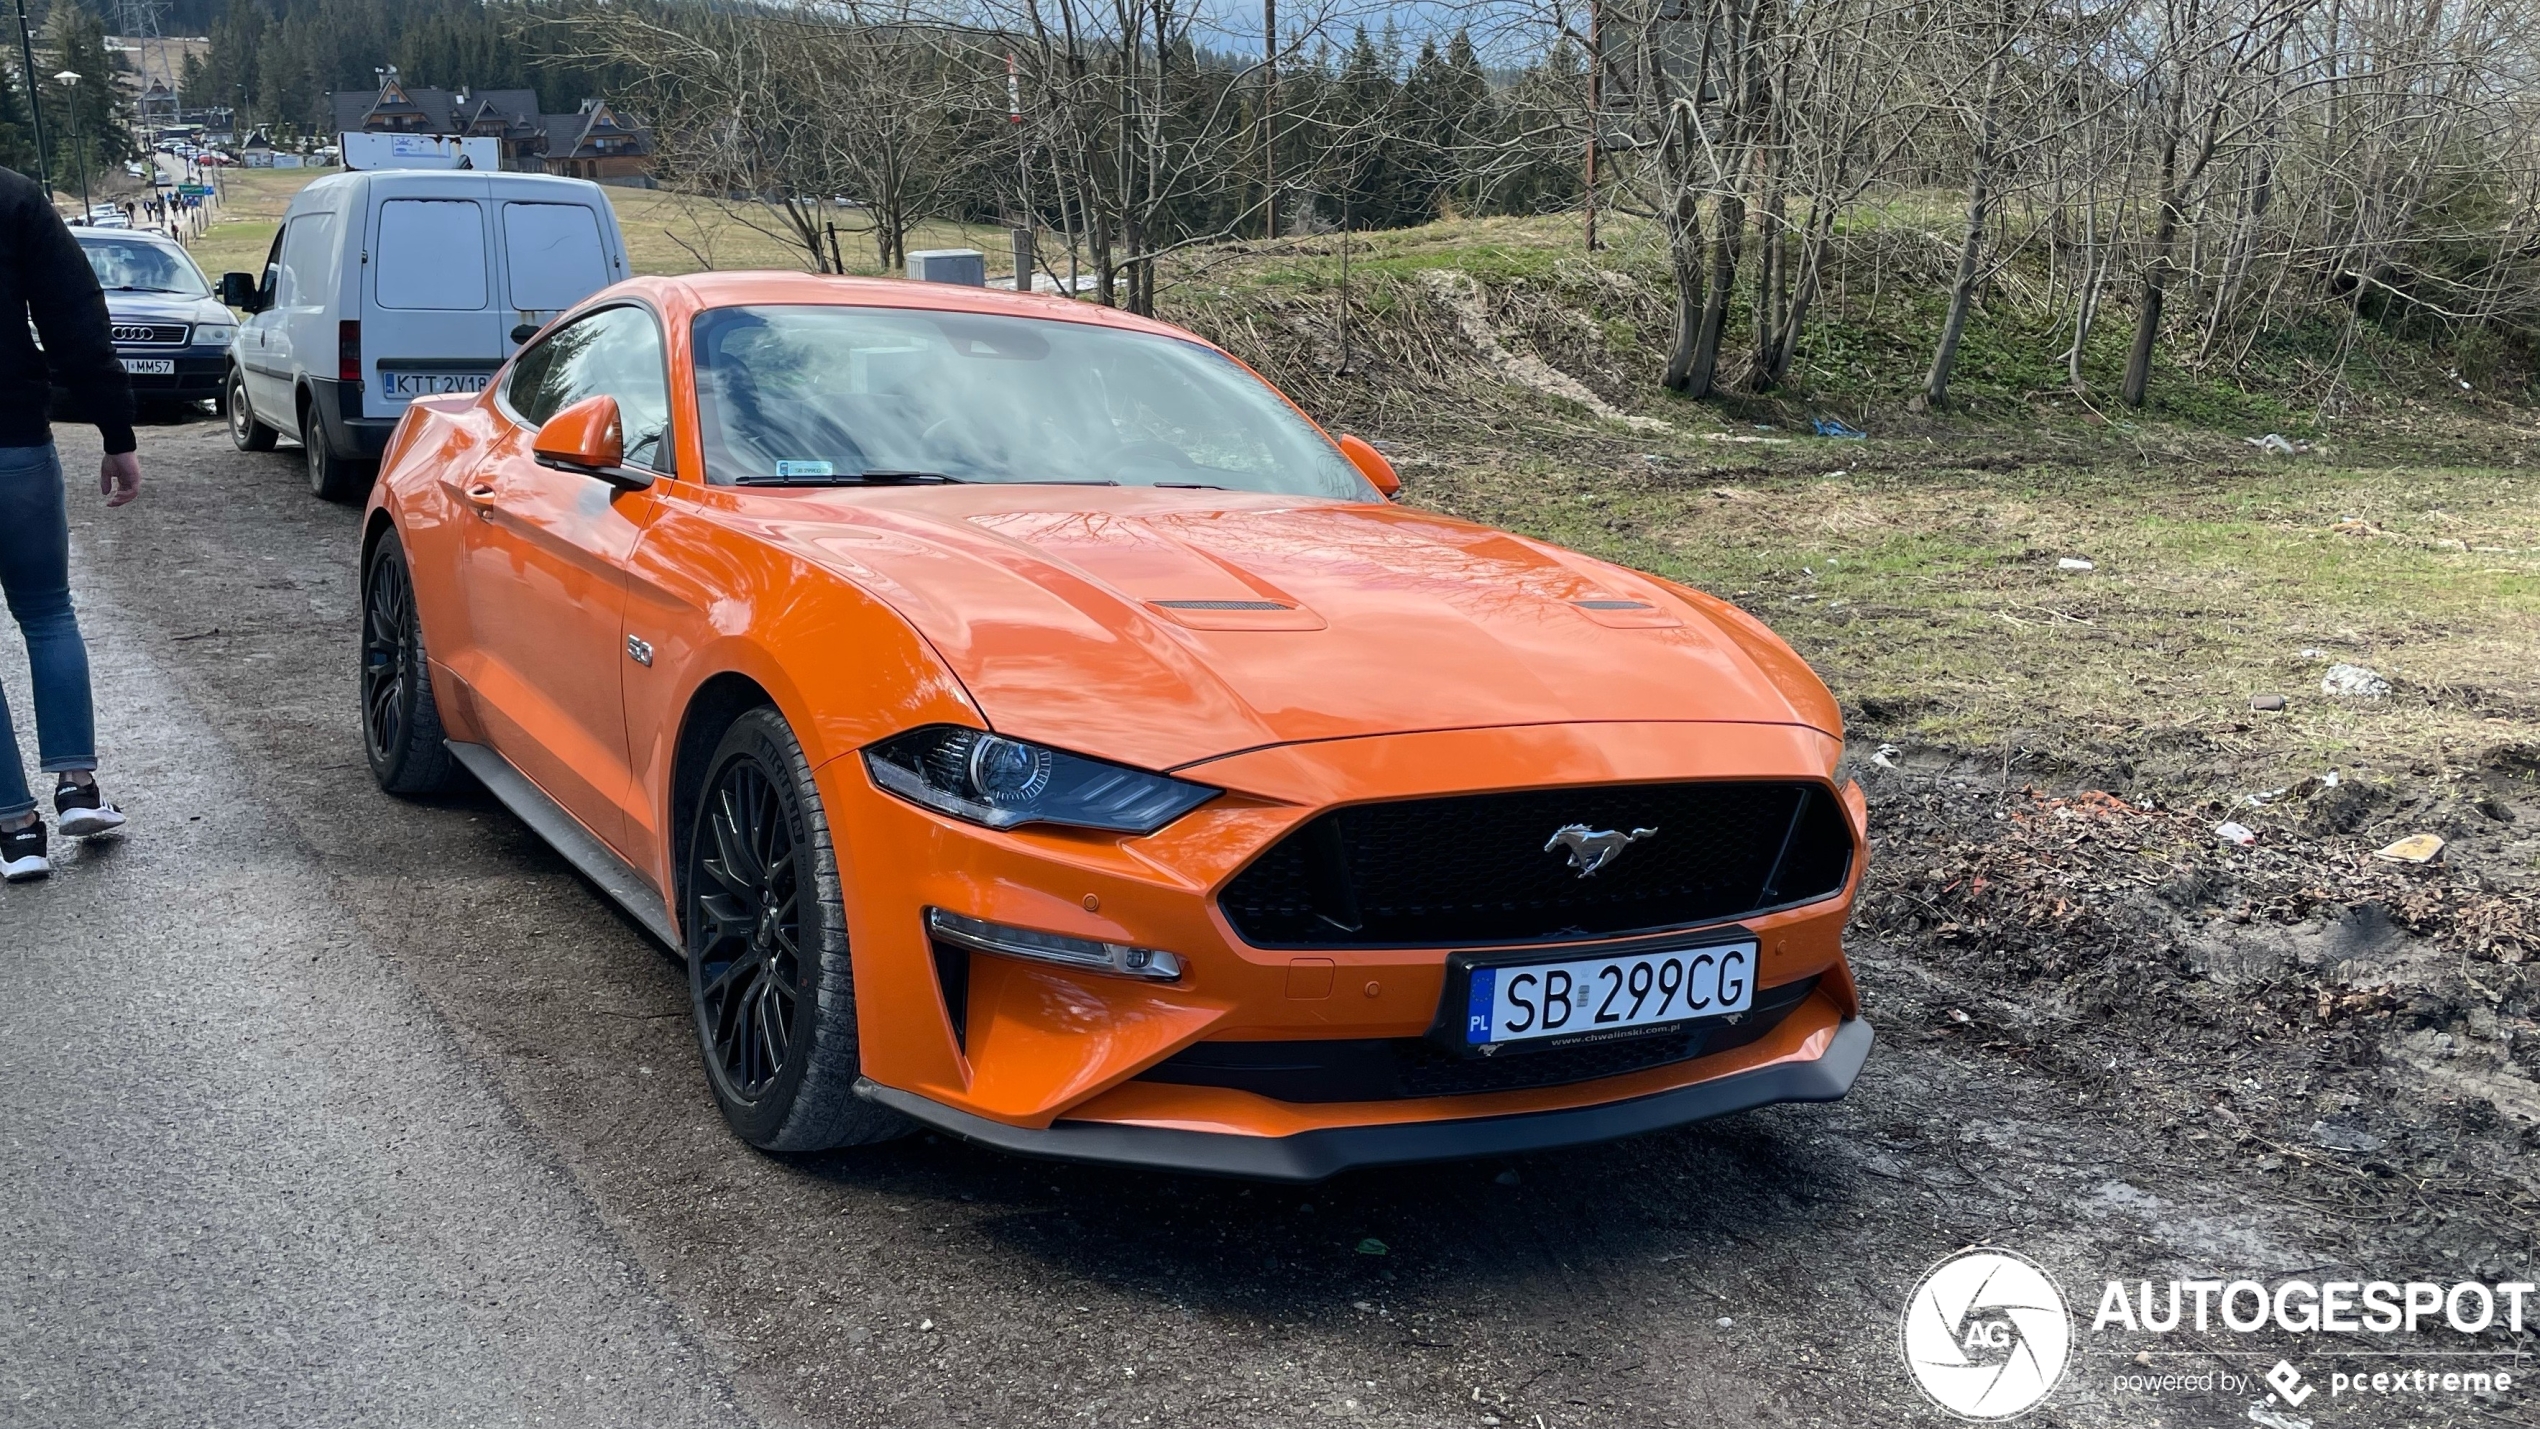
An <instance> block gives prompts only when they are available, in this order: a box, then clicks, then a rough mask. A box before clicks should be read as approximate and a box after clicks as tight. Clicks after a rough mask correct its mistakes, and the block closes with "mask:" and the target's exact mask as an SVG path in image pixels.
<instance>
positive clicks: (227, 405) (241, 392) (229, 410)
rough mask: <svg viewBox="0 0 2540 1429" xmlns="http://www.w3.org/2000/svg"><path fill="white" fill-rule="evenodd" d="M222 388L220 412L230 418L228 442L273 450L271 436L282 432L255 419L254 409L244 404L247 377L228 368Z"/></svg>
mask: <svg viewBox="0 0 2540 1429" xmlns="http://www.w3.org/2000/svg"><path fill="white" fill-rule="evenodd" d="M221 392H222V396H221V414H222V415H223V416H225V417H227V418H229V441H230V445H232V446H234V447H236V448H238V449H239V450H240V451H242V452H269V451H272V450H273V443H274V438H276V437H278V436H280V435H281V433H279V432H277V431H275V430H274V429H273V428H271V427H268V426H266V425H265V424H264V423H262V422H259V421H257V420H256V412H255V409H254V408H252V407H250V406H248V405H247V379H246V378H245V377H243V376H241V375H240V374H239V371H238V369H237V368H234V367H233V368H231V369H230V370H229V380H228V382H227V383H225V384H224V385H223V386H222V388H221Z"/></svg>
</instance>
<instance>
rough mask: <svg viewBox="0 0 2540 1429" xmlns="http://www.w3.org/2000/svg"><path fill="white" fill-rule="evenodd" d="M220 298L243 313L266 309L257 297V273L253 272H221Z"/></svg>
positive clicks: (258, 311)
mask: <svg viewBox="0 0 2540 1429" xmlns="http://www.w3.org/2000/svg"><path fill="white" fill-rule="evenodd" d="M220 300H221V301H222V302H224V303H226V304H228V305H229V306H231V307H233V308H236V309H238V310H239V311H240V312H242V313H260V312H263V311H264V305H263V304H262V303H261V302H260V301H258V299H257V295H256V275H255V274H253V273H223V274H221V275H220Z"/></svg>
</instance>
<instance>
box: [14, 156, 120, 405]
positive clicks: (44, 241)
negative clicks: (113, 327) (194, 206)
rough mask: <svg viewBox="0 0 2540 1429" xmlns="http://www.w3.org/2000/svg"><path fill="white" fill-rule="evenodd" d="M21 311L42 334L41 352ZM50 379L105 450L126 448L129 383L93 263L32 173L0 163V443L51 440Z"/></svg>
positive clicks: (51, 395) (51, 396)
mask: <svg viewBox="0 0 2540 1429" xmlns="http://www.w3.org/2000/svg"><path fill="white" fill-rule="evenodd" d="M26 315H32V316H33V317H34V319H35V331H36V332H38V333H42V334H43V335H44V347H43V349H42V350H41V351H38V350H37V348H36V345H35V337H34V335H33V334H31V333H29V332H28V331H27V325H26V323H25V322H23V321H21V320H20V318H21V317H23V316H26ZM48 357H49V358H50V359H51V365H50V370H49V371H48V370H47V365H46V359H47V358H48ZM56 382H59V383H60V384H61V385H62V386H63V387H65V388H67V389H68V390H69V392H70V394H71V407H70V410H71V411H74V412H76V413H78V414H79V416H80V418H81V420H83V421H89V422H94V423H96V424H97V432H98V435H100V436H102V437H104V438H105V439H106V450H107V452H108V453H109V454H112V453H115V452H128V451H131V450H132V449H133V440H132V383H131V382H130V381H129V380H127V379H126V378H125V377H124V372H123V363H122V361H121V360H119V359H118V358H117V357H116V356H115V342H114V338H113V336H112V335H111V334H110V333H109V332H108V330H107V325H106V295H105V294H104V293H102V292H100V291H99V290H98V287H97V271H96V270H95V269H93V268H91V267H89V266H88V257H87V255H86V254H84V253H82V252H80V251H79V240H78V239H75V238H73V237H71V231H70V229H69V228H68V227H66V226H64V224H63V223H62V216H61V215H60V214H58V213H55V212H54V211H53V205H52V204H51V202H49V201H48V200H47V199H46V198H45V196H44V191H43V190H41V189H39V188H37V187H36V186H35V181H34V180H33V179H30V178H28V177H27V176H26V175H24V174H21V173H18V172H17V171H15V170H13V169H0V447H40V446H42V445H44V444H45V443H46V442H49V441H51V440H53V424H52V418H51V408H52V400H53V391H52V389H53V384H54V383H56Z"/></svg>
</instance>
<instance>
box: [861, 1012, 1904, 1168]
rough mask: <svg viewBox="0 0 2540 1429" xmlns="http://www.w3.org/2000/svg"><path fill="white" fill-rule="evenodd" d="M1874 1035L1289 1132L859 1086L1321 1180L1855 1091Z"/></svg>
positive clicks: (1105, 1147) (1045, 1147)
mask: <svg viewBox="0 0 2540 1429" xmlns="http://www.w3.org/2000/svg"><path fill="white" fill-rule="evenodd" d="M1870 1041H1871V1033H1870V1024H1869V1023H1867V1022H1865V1021H1863V1020H1862V1019H1860V1018H1858V1017H1848V1018H1845V1019H1844V1020H1843V1021H1841V1022H1840V1023H1838V1024H1836V1026H1835V1027H1834V1029H1833V1032H1832V1035H1831V1036H1829V1037H1827V1038H1826V1039H1825V1047H1824V1050H1823V1051H1821V1052H1819V1053H1817V1054H1816V1055H1815V1056H1813V1057H1807V1058H1797V1059H1791V1060H1784V1061H1777V1062H1770V1063H1767V1064H1766V1065H1764V1066H1760V1067H1755V1068H1752V1069H1750V1070H1748V1071H1744V1072H1733V1073H1730V1074H1728V1075H1726V1076H1722V1077H1717V1078H1714V1079H1712V1080H1710V1081H1704V1082H1696V1083H1694V1084H1693V1085H1691V1086H1685V1087H1677V1088H1676V1089H1674V1090H1672V1091H1665V1092H1656V1093H1652V1094H1649V1095H1646V1096H1638V1097H1633V1098H1631V1099H1629V1100H1626V1101H1613V1102H1601V1103H1592V1104H1590V1105H1586V1106H1578V1107H1571V1108H1568V1109H1566V1110H1562V1111H1540V1112H1530V1113H1523V1114H1519V1115H1515V1116H1482V1117H1470V1118H1465V1119H1460V1120H1454V1121H1423V1122H1397V1123H1391V1124H1385V1125H1376V1126H1335V1127H1325V1128H1322V1129H1320V1130H1316V1131H1300V1132H1296V1133H1294V1134H1291V1135H1288V1136H1242V1135H1236V1134H1232V1133H1228V1132H1215V1131H1196V1130H1191V1129H1189V1128H1186V1127H1175V1126H1156V1125H1142V1124H1136V1123H1123V1122H1096V1121H1058V1122H1054V1123H1052V1124H1051V1125H1049V1126H1047V1127H1039V1128H1035V1127H1021V1126H1008V1125H1006V1124H1005V1123H1003V1122H998V1121H990V1120H988V1119H987V1118H985V1117H980V1116H973V1115H971V1114H970V1113H968V1112H964V1111H957V1110H955V1109H954V1108H952V1107H948V1106H945V1105H944V1104H943V1103H941V1102H935V1101H929V1100H927V1099H926V1098H924V1097H921V1096H918V1095H915V1094H914V1093H911V1092H903V1091H898V1090H895V1089H893V1088H891V1087H886V1086H882V1085H880V1084H879V1083H876V1082H873V1081H871V1080H859V1081H858V1082H857V1083H856V1094H857V1095H858V1096H861V1097H863V1098H865V1099H866V1100H867V1101H871V1102H877V1103H879V1104H881V1105H883V1106H886V1107H889V1108H890V1109H891V1110H893V1111H896V1112H899V1113H900V1114H901V1115H903V1116H906V1117H908V1118H909V1119H910V1120H912V1121H916V1122H920V1123H923V1124H924V1125H926V1126H930V1127H933V1128H934V1129H935V1130H937V1131H941V1132H946V1133H948V1134H950V1135H953V1136H958V1137H960V1138H962V1139H963V1140H965V1141H975V1142H978V1143H980V1144H982V1145H985V1146H992V1147H995V1148H996V1149H997V1150H999V1151H1010V1152H1014V1153H1016V1154H1017V1155H1023V1156H1045V1157H1050V1158H1053V1159H1056V1160H1062V1161H1089V1162H1096V1163H1099V1164H1102V1165H1108V1166H1135V1167H1141V1168H1145V1169H1149V1170H1159V1171H1184V1172H1193V1173H1197V1174H1200V1175H1210V1176H1243V1177H1250V1178H1253V1179H1257V1180H1263V1181H1320V1180H1322V1179H1323V1178H1324V1177H1326V1176H1331V1175H1334V1174H1336V1173H1338V1172H1342V1171H1347V1170H1351V1169H1353V1168H1356V1167H1362V1166H1399V1165H1405V1164H1409V1163H1414V1162H1421V1161H1462V1160H1470V1159H1472V1158H1475V1157H1481V1156H1519V1155H1525V1154H1528V1153H1532V1152H1537V1151H1555V1150H1558V1149H1560V1148H1562V1147H1565V1146H1582V1145H1586V1144H1589V1143H1592V1142H1599V1141H1613V1140H1617V1139H1619V1138H1622V1137H1626V1136H1640V1135H1644V1134H1646V1133H1648V1132H1653V1131H1664V1130H1666V1129H1667V1128H1669V1127H1673V1126H1683V1125H1686V1124H1688V1123H1690V1122H1696V1121H1704V1120H1708V1119H1709V1118H1711V1117H1715V1116H1726V1115H1728V1114H1729V1113H1731V1112H1740V1111H1750V1110H1752V1109H1754V1108H1756V1107H1759V1106H1768V1105H1771V1104H1772V1103H1774V1102H1830V1101H1835V1100H1837V1099H1839V1098H1841V1097H1842V1095H1843V1094H1844V1093H1845V1092H1847V1091H1849V1090H1851V1088H1852V1081H1853V1078H1855V1077H1857V1076H1859V1075H1860V1073H1861V1064H1862V1063H1863V1062H1865V1061H1867V1060H1869V1056H1870Z"/></svg>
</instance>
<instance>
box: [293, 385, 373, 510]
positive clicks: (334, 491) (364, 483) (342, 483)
mask: <svg viewBox="0 0 2540 1429" xmlns="http://www.w3.org/2000/svg"><path fill="white" fill-rule="evenodd" d="M300 450H301V453H302V454H303V455H305V456H306V457H307V458H308V462H309V491H310V492H311V494H313V495H315V496H316V497H317V498H318V499H319V500H321V501H343V502H353V501H359V500H361V499H362V498H363V497H365V496H368V495H370V478H371V466H370V463H368V462H362V461H352V460H348V459H346V458H344V457H340V456H337V455H336V454H335V451H334V449H333V448H331V447H329V446H328V445H327V444H326V427H325V424H324V423H321V422H320V421H318V416H317V413H316V412H315V411H314V410H312V409H311V408H310V406H309V404H308V403H306V402H302V403H301V404H300Z"/></svg>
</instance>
